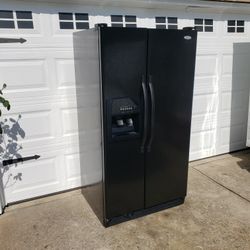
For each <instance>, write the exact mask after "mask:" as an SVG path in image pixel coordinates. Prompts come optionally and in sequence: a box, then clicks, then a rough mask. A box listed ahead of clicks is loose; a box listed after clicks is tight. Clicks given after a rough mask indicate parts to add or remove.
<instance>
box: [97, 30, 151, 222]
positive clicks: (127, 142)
mask: <svg viewBox="0 0 250 250" xmlns="http://www.w3.org/2000/svg"><path fill="white" fill-rule="evenodd" d="M100 35H101V43H100V45H101V71H102V99H103V101H102V104H103V127H104V135H103V137H104V174H105V176H104V180H105V208H106V219H108V220H109V219H112V218H113V217H116V216H121V215H124V214H127V213H130V212H132V211H135V210H139V209H143V208H144V154H143V153H142V152H141V144H142V141H143V132H144V131H143V125H144V119H143V118H144V107H143V100H144V98H143V97H144V95H143V76H144V78H145V76H146V68H147V63H146V58H147V30H146V29H134V28H127V29H123V28H108V27H103V28H101V33H100ZM145 132H146V131H145Z"/></svg>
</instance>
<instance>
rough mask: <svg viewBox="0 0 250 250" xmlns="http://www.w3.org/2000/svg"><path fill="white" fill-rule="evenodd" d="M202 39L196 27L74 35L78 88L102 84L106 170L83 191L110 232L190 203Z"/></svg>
mask: <svg viewBox="0 0 250 250" xmlns="http://www.w3.org/2000/svg"><path fill="white" fill-rule="evenodd" d="M196 40H197V32H196V31H195V30H192V29H184V30H166V29H146V28H119V27H107V26H106V25H101V24H100V25H97V26H96V27H95V28H94V29H90V30H85V31H80V32H76V33H74V52H75V70H76V84H77V86H79V87H81V85H84V84H85V85H87V86H91V84H98V85H99V93H100V96H99V97H100V117H101V145H102V146H101V148H102V164H100V166H98V167H97V168H98V169H99V177H98V178H96V179H95V180H94V181H92V183H88V184H89V185H88V186H87V187H86V188H84V189H83V193H84V195H85V197H86V199H87V201H88V202H89V204H90V206H91V207H92V209H93V211H94V212H95V213H96V215H97V216H98V218H99V219H100V220H101V222H102V223H103V225H104V226H109V225H113V224H116V223H119V222H122V221H124V220H128V219H131V218H136V217H138V216H141V215H145V214H148V213H151V212H154V211H159V210H161V209H165V208H168V207H172V206H176V205H179V204H182V203H183V202H184V199H185V196H186V191H187V177H188V158H189V144H190V127H191V114H192V100H193V84H194V71H195V57H196ZM80 101H81V100H80ZM80 101H79V102H78V103H80ZM79 115H80V116H81V114H79ZM86 119H87V117H86ZM83 122H84V120H83ZM80 141H81V138H80Z"/></svg>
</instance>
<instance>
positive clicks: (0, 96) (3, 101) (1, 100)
mask: <svg viewBox="0 0 250 250" xmlns="http://www.w3.org/2000/svg"><path fill="white" fill-rule="evenodd" d="M6 87H7V85H6V84H5V83H4V84H3V86H2V89H1V90H0V103H1V104H2V106H3V107H4V108H6V109H7V110H10V102H9V101H8V100H7V99H5V98H4V97H3V90H4V89H5V88H6ZM1 116H2V110H1V109H0V117H1ZM2 133H3V129H2V126H0V134H2Z"/></svg>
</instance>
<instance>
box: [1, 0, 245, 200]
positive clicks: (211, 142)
mask: <svg viewBox="0 0 250 250" xmlns="http://www.w3.org/2000/svg"><path fill="white" fill-rule="evenodd" d="M1 8H2V9H6V10H30V11H32V12H33V24H34V29H30V30H28V29H25V30H24V29H13V30H11V29H0V36H1V37H17V38H19V37H24V38H25V39H27V42H26V43H25V44H22V45H20V44H7V45H6V44H0V83H4V82H5V83H7V85H8V88H7V90H6V94H7V97H8V98H9V99H10V101H11V104H12V108H11V111H10V112H8V117H11V118H15V119H18V115H19V114H21V118H19V121H18V122H19V124H20V126H21V127H22V129H23V130H24V131H25V136H24V138H20V137H18V141H17V143H18V145H22V149H20V150H19V151H18V154H20V155H21V156H30V155H34V154H38V155H41V158H40V159H39V160H37V161H30V162H24V163H23V164H18V165H17V166H16V167H15V166H13V167H11V168H9V169H8V170H7V171H6V172H5V173H4V177H3V184H4V187H5V198H6V201H7V203H9V202H13V201H18V200H22V199H27V198H32V197H35V196H40V195H45V194H49V193H53V192H57V191H62V190H66V189H69V188H74V187H79V186H81V185H87V184H91V182H95V181H96V180H98V178H99V177H100V173H99V172H98V166H99V165H100V164H101V147H100V145H101V141H100V140H101V139H100V138H101V134H100V133H101V131H100V117H99V86H98V76H97V78H96V80H95V79H91V81H90V79H86V81H84V82H82V84H81V86H76V83H75V74H74V58H73V44H72V41H73V39H72V32H73V30H60V27H59V18H58V12H71V13H73V12H82V13H88V14H89V25H90V27H94V24H95V23H98V22H99V23H108V24H109V25H110V24H111V19H110V15H112V14H117V13H118V14H119V13H120V12H121V9H114V8H113V9H109V8H108V7H106V8H103V7H97V6H95V7H91V6H88V7H87V6H84V5H82V6H81V5H77V6H74V5H70V7H69V6H68V5H60V4H57V5H56V4H54V5H49V4H42V3H36V4H32V3H26V2H24V1H20V3H16V2H13V3H12V2H5V3H1V7H0V9H1ZM122 12H123V13H124V14H128V15H129V14H134V15H137V26H138V27H148V28H155V27H156V23H155V16H166V17H168V16H171V17H172V16H176V17H178V28H180V29H181V28H183V27H185V26H194V18H197V17H198V18H209V19H210V18H212V19H213V20H214V22H213V29H214V31H213V32H211V33H204V32H203V33H199V35H198V48H197V62H196V74H195V85H194V98H193V115H192V128H191V145H190V160H195V159H200V158H202V157H208V156H212V155H216V154H220V153H227V152H229V151H233V150H238V149H242V148H244V147H245V144H246V133H247V117H248V99H249V98H248V97H249V82H250V70H249V65H250V46H249V38H250V37H249V34H250V27H249V17H248V16H237V15H228V16H226V15H224V16H222V15H216V14H212V13H211V14H209V13H207V14H204V13H203V14H202V13H195V14H192V13H191V12H190V13H183V12H178V13H177V12H173V11H171V10H156V9H155V10H154V11H152V10H149V9H147V10H146V9H145V10H143V11H140V10H139V9H137V10H135V9H129V8H123V9H122ZM228 19H233V20H241V19H244V20H245V32H244V33H233V34H229V33H227V20H228ZM15 22H16V20H15ZM85 52H86V56H88V57H90V55H89V54H88V53H87V52H88V51H84V52H83V53H85ZM90 59H91V60H89V61H88V64H86V67H85V68H86V69H87V70H88V71H92V70H93V71H95V70H96V68H95V64H94V61H93V60H92V59H93V58H91V57H90ZM82 73H83V74H85V72H84V71H83V72H82ZM77 95H78V96H80V97H81V98H78V100H81V101H80V102H79V103H77V101H76V100H77V98H76V97H77ZM78 114H80V115H78ZM86 117H87V118H88V119H86ZM79 119H80V120H81V121H82V122H80V123H78V120H79ZM249 131H250V129H249ZM79 133H81V138H82V139H81V147H79V143H80V142H79ZM249 134H250V133H249ZM249 138H250V136H249ZM249 141H250V139H249ZM249 145H250V144H249ZM79 148H81V152H80V150H79ZM80 159H83V161H82V160H81V164H80Z"/></svg>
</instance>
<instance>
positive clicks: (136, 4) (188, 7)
mask: <svg viewBox="0 0 250 250" xmlns="http://www.w3.org/2000/svg"><path fill="white" fill-rule="evenodd" d="M22 1H25V0H16V2H22ZM8 2H9V1H8ZM34 3H52V4H55V3H56V4H62V3H63V4H67V5H70V4H80V5H90V6H99V7H131V8H150V9H168V10H176V11H185V12H196V11H197V12H199V13H201V12H203V13H220V14H225V13H227V14H250V4H247V3H228V2H227V3H225V2H214V1H213V2H212V1H200V0H151V1H148V0H126V1H124V0H71V1H69V0H33V1H32V4H34Z"/></svg>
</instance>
